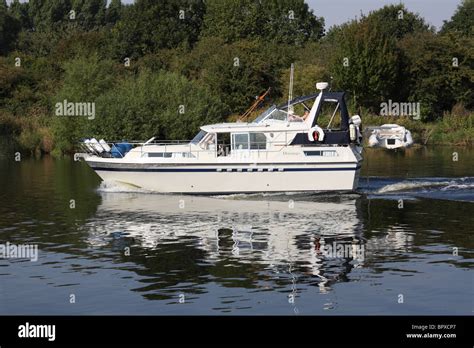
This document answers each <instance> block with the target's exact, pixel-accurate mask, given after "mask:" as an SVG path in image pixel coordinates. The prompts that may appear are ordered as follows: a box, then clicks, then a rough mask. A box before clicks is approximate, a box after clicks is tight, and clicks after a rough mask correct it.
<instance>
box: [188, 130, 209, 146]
mask: <svg viewBox="0 0 474 348" xmlns="http://www.w3.org/2000/svg"><path fill="white" fill-rule="evenodd" d="M206 134H207V133H206V132H204V131H203V130H201V131H200V132H199V133H198V134H196V136H195V137H194V138H193V140H191V144H198V143H199V142H200V141H201V140H202V138H204V136H205V135H206Z"/></svg>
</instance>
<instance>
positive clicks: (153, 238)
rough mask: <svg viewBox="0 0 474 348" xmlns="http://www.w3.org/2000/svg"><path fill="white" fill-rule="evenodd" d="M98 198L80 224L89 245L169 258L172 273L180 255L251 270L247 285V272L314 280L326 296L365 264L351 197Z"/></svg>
mask: <svg viewBox="0 0 474 348" xmlns="http://www.w3.org/2000/svg"><path fill="white" fill-rule="evenodd" d="M101 196H102V203H101V204H100V206H99V207H98V211H97V214H96V216H95V218H94V221H91V222H89V223H86V225H85V228H87V229H88V232H89V233H88V236H89V237H88V243H90V245H91V246H93V247H95V248H97V247H106V246H107V245H111V246H112V248H115V250H122V249H124V248H126V247H127V246H128V247H130V250H131V253H132V254H133V255H136V254H137V253H138V254H140V255H141V256H145V257H148V258H153V257H156V256H157V255H159V254H161V255H160V257H161V260H165V259H166V254H169V256H170V259H171V261H169V262H168V270H169V271H172V270H176V269H179V266H178V265H174V264H173V261H172V259H173V257H172V254H174V253H180V254H181V255H182V257H187V258H192V259H193V260H194V261H195V263H196V264H199V265H203V263H205V264H206V265H207V266H212V265H217V264H219V265H222V264H224V267H226V266H232V265H234V266H235V265H236V264H237V265H243V264H248V265H250V266H251V268H245V272H246V274H241V275H240V276H241V277H244V278H247V277H248V278H252V275H251V274H248V272H257V273H261V272H269V273H270V274H287V275H290V277H294V276H305V277H310V278H314V279H313V281H312V282H314V284H313V285H317V286H319V288H320V289H321V291H326V290H327V288H328V287H329V286H330V284H331V283H333V282H336V281H338V280H340V279H344V278H345V277H346V275H347V273H349V272H350V271H351V270H352V269H353V268H354V267H360V266H362V265H363V264H364V256H365V250H364V244H365V242H364V239H363V238H362V236H361V233H362V232H361V231H362V224H361V220H360V219H359V217H358V213H357V209H356V199H355V198H354V196H347V197H346V198H345V199H343V200H342V202H341V201H340V199H339V202H331V200H330V199H329V200H328V201H323V202H321V200H324V196H314V195H313V196H311V195H307V196H301V195H297V196H295V195H265V196H262V195H234V196H218V197H202V196H176V195H158V194H141V193H110V192H101ZM321 197H322V198H321ZM311 199H312V200H315V199H318V200H319V202H314V201H311ZM333 200H334V199H333ZM189 247H192V248H191V250H190V249H189ZM183 250H187V251H186V252H182V251H183ZM195 251H200V252H195ZM163 257H165V258H163ZM134 261H135V259H134ZM162 262H163V261H162ZM161 270H163V268H161ZM181 270H182V269H181ZM182 271H183V272H186V270H182ZM295 274H297V275H295ZM182 280H183V281H185V280H186V277H185V276H184V275H183V279H182Z"/></svg>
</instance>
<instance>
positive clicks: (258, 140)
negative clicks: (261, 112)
mask: <svg viewBox="0 0 474 348" xmlns="http://www.w3.org/2000/svg"><path fill="white" fill-rule="evenodd" d="M266 148H267V137H266V136H265V134H264V133H250V149H251V150H265V149H266Z"/></svg>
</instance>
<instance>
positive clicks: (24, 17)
mask: <svg viewBox="0 0 474 348" xmlns="http://www.w3.org/2000/svg"><path fill="white" fill-rule="evenodd" d="M28 7H29V4H28V3H27V2H20V1H19V0H13V1H12V2H11V4H10V8H9V10H10V14H11V15H12V16H13V17H15V18H16V19H18V20H19V21H20V24H21V27H22V28H23V29H31V27H32V23H31V20H30V16H29V15H28Z"/></svg>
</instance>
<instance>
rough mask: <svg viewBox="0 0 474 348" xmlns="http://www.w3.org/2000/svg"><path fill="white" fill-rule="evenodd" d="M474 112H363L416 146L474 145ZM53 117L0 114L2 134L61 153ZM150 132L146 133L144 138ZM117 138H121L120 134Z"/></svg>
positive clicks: (28, 148) (37, 150) (23, 147)
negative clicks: (429, 118)
mask: <svg viewBox="0 0 474 348" xmlns="http://www.w3.org/2000/svg"><path fill="white" fill-rule="evenodd" d="M473 121H474V113H473V112H468V111H463V112H459V113H457V114H453V113H449V114H448V113H446V114H445V115H444V116H443V118H442V119H440V120H437V121H435V122H422V121H421V120H414V119H412V118H408V117H386V116H378V115H370V114H369V115H362V122H363V126H364V127H369V126H380V125H382V124H386V123H396V124H399V125H402V126H404V127H406V128H407V129H409V130H410V131H411V133H412V136H413V139H414V141H415V146H416V145H450V146H473V145H474V127H473V123H474V122H473ZM51 123H52V120H51V118H45V117H43V118H41V117H21V118H19V117H14V116H11V115H8V114H0V134H2V138H9V139H10V140H11V141H13V142H14V143H15V146H16V147H17V148H18V150H19V151H21V152H25V153H29V154H36V155H39V154H42V153H51V154H53V155H55V156H59V155H61V154H62V153H61V151H60V150H59V149H58V147H57V146H56V144H57V143H58V142H63V141H64V139H59V138H58V137H57V136H55V134H54V131H53V128H52V126H51ZM147 137H148V134H143V137H142V138H143V139H145V138H147ZM116 138H117V139H119V138H121V136H120V134H117V135H116Z"/></svg>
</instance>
